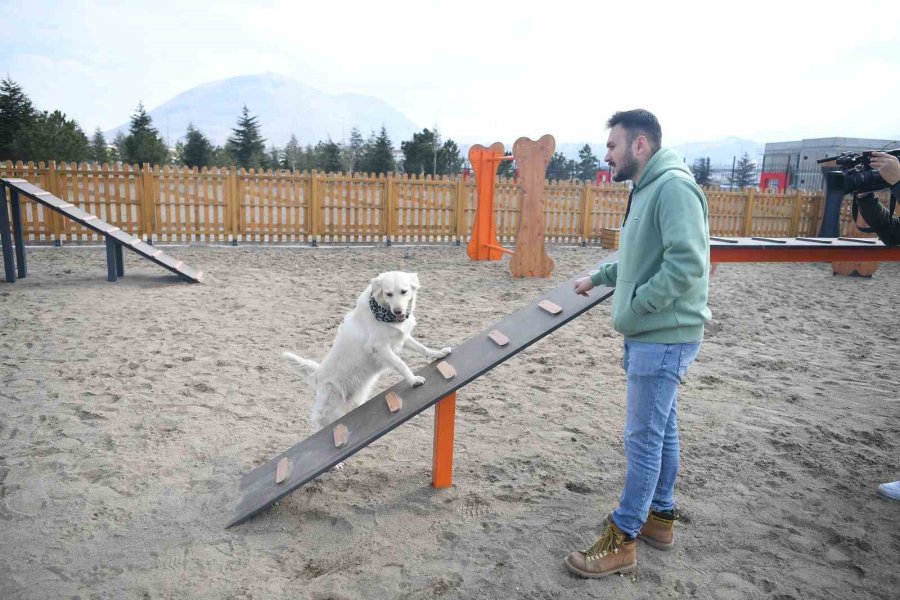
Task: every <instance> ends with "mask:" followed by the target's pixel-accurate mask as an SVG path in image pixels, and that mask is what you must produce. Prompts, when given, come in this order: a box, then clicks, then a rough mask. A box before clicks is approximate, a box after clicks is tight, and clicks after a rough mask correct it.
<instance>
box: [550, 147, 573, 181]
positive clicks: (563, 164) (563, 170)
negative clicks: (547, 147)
mask: <svg viewBox="0 0 900 600" xmlns="http://www.w3.org/2000/svg"><path fill="white" fill-rule="evenodd" d="M567 167H568V161H567V160H566V157H565V155H563V153H562V152H554V153H553V156H551V157H550V162H549V163H548V164H547V179H549V180H551V181H563V180H565V179H568V178H569V174H568V168H567Z"/></svg>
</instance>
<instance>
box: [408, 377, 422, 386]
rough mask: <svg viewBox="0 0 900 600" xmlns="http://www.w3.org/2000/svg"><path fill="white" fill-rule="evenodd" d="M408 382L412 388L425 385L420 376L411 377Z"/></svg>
mask: <svg viewBox="0 0 900 600" xmlns="http://www.w3.org/2000/svg"><path fill="white" fill-rule="evenodd" d="M408 381H409V385H411V386H413V387H419V386H420V385H422V384H423V383H425V378H424V377H422V376H421V375H413V378H412V379H410V380H408Z"/></svg>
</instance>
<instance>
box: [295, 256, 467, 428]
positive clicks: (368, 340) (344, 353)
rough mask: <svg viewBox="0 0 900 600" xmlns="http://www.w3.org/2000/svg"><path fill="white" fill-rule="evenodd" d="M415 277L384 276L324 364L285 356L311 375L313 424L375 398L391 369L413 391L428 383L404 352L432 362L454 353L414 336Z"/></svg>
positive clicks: (363, 299)
mask: <svg viewBox="0 0 900 600" xmlns="http://www.w3.org/2000/svg"><path fill="white" fill-rule="evenodd" d="M418 289H419V278H418V276H417V275H416V274H415V273H404V272H401V271H390V272H387V273H382V274H381V275H379V276H378V277H376V278H375V279H373V280H372V283H370V284H369V286H368V287H367V288H366V289H365V291H364V292H363V293H362V294H360V296H359V299H358V300H357V301H356V307H355V308H354V309H353V310H351V311H350V312H349V313H347V315H346V316H345V317H344V322H343V323H341V326H340V327H339V328H338V332H337V337H336V338H335V340H334V345H333V346H332V348H331V351H330V352H329V353H328V355H327V356H326V357H325V359H324V360H323V361H322V364H321V365H320V364H318V363H316V362H313V361H311V360H307V359H305V358H301V357H299V356H297V355H296V354H293V353H291V352H284V353H283V354H282V355H283V356H284V357H285V358H287V359H288V360H290V361H291V362H292V363H294V364H295V365H296V366H298V367H300V368H301V369H302V370H303V371H305V372H306V373H307V374H308V375H309V383H310V386H311V387H312V388H313V390H314V391H315V395H316V399H315V402H314V403H313V406H312V409H311V410H310V420H311V421H312V423H313V425H315V426H316V428H317V429H321V428H323V427H325V426H326V425H328V424H329V423H331V422H332V421H335V420H336V419H338V418H340V417H341V416H343V415H344V414H346V413H348V412H350V411H351V410H353V409H354V408H356V407H357V406H359V405H361V404H362V403H363V402H365V401H366V400H368V399H369V395H370V394H371V392H372V388H373V387H374V386H375V383H376V381H378V377H379V376H380V375H381V374H382V373H383V372H384V371H386V370H388V369H394V370H395V371H397V372H398V373H400V374H401V375H402V376H403V378H404V379H406V381H407V383H409V384H410V385H411V386H417V385H422V384H423V383H425V378H424V377H419V376H417V375H414V374H413V372H412V371H411V370H410V368H409V367H408V366H407V365H406V363H405V362H403V359H402V358H400V352H401V351H402V350H403V348H404V347H409V348H412V349H413V350H416V351H417V352H419V353H421V354H424V355H425V356H427V357H428V358H443V357H445V356H447V355H448V354H450V348H442V349H441V350H432V349H431V348H428V347H426V346H424V345H422V344H421V343H420V342H418V341H416V340H415V339H414V338H413V337H412V335H411V334H412V330H413V327H415V326H416V318H415V316H413V312H414V310H415V308H416V291H417V290H418Z"/></svg>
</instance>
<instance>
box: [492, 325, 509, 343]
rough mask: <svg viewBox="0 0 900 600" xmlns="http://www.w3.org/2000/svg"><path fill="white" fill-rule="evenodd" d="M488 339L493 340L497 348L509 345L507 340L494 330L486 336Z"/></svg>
mask: <svg viewBox="0 0 900 600" xmlns="http://www.w3.org/2000/svg"><path fill="white" fill-rule="evenodd" d="M488 337H489V338H491V339H492V340H494V342H495V343H496V344H497V345H498V346H505V345H507V344H508V343H509V338H508V337H506V336H505V335H503V334H502V333H500V332H499V331H497V330H496V329H494V330H493V331H491V332H490V333H489V334H488Z"/></svg>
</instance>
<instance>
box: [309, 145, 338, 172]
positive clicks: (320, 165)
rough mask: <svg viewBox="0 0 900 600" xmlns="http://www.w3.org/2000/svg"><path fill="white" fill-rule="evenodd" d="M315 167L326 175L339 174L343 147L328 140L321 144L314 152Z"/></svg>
mask: <svg viewBox="0 0 900 600" xmlns="http://www.w3.org/2000/svg"><path fill="white" fill-rule="evenodd" d="M314 156H315V159H314V167H315V168H316V169H319V170H320V171H324V172H326V173H339V172H340V171H341V169H342V168H343V165H342V164H341V147H340V146H338V145H337V144H336V143H334V142H332V141H331V138H328V141H327V142H319V143H318V144H316V148H315V150H314Z"/></svg>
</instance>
